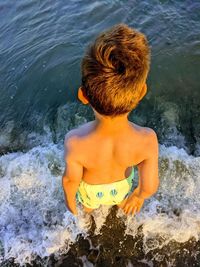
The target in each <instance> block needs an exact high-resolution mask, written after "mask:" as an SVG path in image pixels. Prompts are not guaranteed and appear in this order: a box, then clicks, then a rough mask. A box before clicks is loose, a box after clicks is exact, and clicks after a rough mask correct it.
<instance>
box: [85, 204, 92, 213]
mask: <svg viewBox="0 0 200 267" xmlns="http://www.w3.org/2000/svg"><path fill="white" fill-rule="evenodd" d="M83 209H84V211H85V212H88V213H89V212H92V211H93V210H94V209H90V208H87V207H86V206H84V205H83Z"/></svg>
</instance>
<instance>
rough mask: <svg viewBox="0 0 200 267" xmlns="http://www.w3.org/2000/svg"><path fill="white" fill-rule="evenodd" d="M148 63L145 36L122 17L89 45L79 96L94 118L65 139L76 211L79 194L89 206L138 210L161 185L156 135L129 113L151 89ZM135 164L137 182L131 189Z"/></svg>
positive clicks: (69, 194)
mask: <svg viewBox="0 0 200 267" xmlns="http://www.w3.org/2000/svg"><path fill="white" fill-rule="evenodd" d="M149 65H150V48H149V46H148V43H147V39H146V37H145V36H144V35H143V34H142V33H140V32H138V31H136V30H135V29H132V28H130V27H128V26H127V25H126V24H123V23H121V24H118V25H115V26H113V27H111V28H110V29H108V30H106V31H104V32H103V33H101V34H100V35H99V36H98V37H97V38H96V40H95V41H94V43H93V44H91V45H90V46H89V47H88V50H87V51H86V55H85V56H84V58H83V60H82V85H81V87H80V88H79V90H78V98H79V100H80V101H81V102H82V103H83V104H89V105H90V106H91V108H92V109H93V111H94V114H95V120H94V121H91V122H88V123H86V124H84V125H82V126H80V127H79V128H77V129H73V130H71V131H70V132H68V133H67V134H66V136H65V141H64V148H65V162H66V168H65V172H64V174H63V179H62V184H63V189H64V194H65V201H66V205H67V207H68V209H69V210H70V211H71V212H72V213H73V214H74V215H76V214H77V209H76V199H77V200H78V201H80V202H81V203H82V205H83V207H84V210H85V211H86V212H91V211H92V210H93V209H96V208H98V207H99V206H100V205H118V207H120V208H122V209H123V211H124V212H125V213H126V214H132V215H134V214H135V212H139V211H140V209H141V207H142V205H143V203H144V200H145V199H146V198H149V197H150V196H152V195H153V194H154V193H155V192H156V191H157V189H158V186H159V178H158V140H157V135H156V133H155V132H154V130H152V129H150V128H147V127H141V126H138V125H136V124H135V123H132V122H130V121H129V120H128V119H127V116H128V114H129V113H130V112H131V111H132V110H133V109H134V108H135V107H136V106H137V105H138V103H139V101H140V100H141V99H142V98H143V97H144V95H145V94H146V92H147V85H146V79H147V75H148V71H149ZM133 166H137V168H138V173H139V183H138V186H137V187H136V189H135V190H134V191H133V192H132V191H131V187H132V180H133V176H134V168H133Z"/></svg>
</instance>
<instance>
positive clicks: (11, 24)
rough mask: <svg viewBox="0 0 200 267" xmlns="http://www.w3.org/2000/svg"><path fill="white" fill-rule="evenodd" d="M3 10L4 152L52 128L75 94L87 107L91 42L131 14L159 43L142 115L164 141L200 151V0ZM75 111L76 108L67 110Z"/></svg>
mask: <svg viewBox="0 0 200 267" xmlns="http://www.w3.org/2000/svg"><path fill="white" fill-rule="evenodd" d="M0 16H1V19H0V25H1V32H0V60H1V61H0V62H1V64H0V92H1V98H0V125H1V134H2V138H1V139H2V140H1V142H0V145H1V148H2V149H1V150H2V151H3V152H6V151H9V150H20V149H22V147H23V146H25V145H24V144H25V143H28V141H27V140H28V137H27V135H28V133H30V132H33V131H34V132H36V133H37V132H39V133H40V134H41V133H44V125H46V124H48V125H51V126H50V127H51V129H52V128H55V127H56V126H55V125H54V123H55V120H57V109H58V107H61V106H63V105H65V104H66V106H65V109H69V108H70V105H69V102H75V103H77V108H76V109H77V110H78V109H79V107H78V106H79V105H81V104H80V102H78V100H77V96H76V95H77V89H78V87H79V85H80V79H81V77H80V61H81V58H82V56H83V53H84V49H85V48H86V45H87V44H88V43H89V42H90V41H92V40H93V39H94V38H95V36H96V35H97V34H98V33H99V32H101V31H102V30H104V29H105V28H107V27H110V26H112V25H114V24H116V23H119V22H125V23H127V24H128V25H129V26H132V27H135V28H136V29H138V30H140V31H142V32H144V33H145V34H146V35H147V37H148V39H149V42H150V44H151V47H152V64H151V72H150V74H149V78H148V86H149V89H148V90H149V92H148V94H147V95H146V97H145V99H144V100H143V102H142V103H141V104H140V105H139V106H138V108H137V110H136V111H134V114H135V113H137V112H138V116H139V117H142V118H140V119H139V121H138V122H139V123H141V124H142V125H146V126H150V127H152V128H155V130H157V132H158V135H159V141H160V142H161V143H166V144H174V145H178V144H179V147H184V148H186V149H188V152H189V153H192V154H196V155H199V141H200V137H199V132H200V122H199V116H200V107H199V103H200V90H199V82H200V2H199V1H189V0H188V1H155V0H154V1H117V0H116V1H87V0H85V1H67V2H63V1H46V0H44V1H15V2H12V1H6V2H5V1H0ZM73 111H74V110H73ZM88 112H89V113H90V111H88ZM75 113H76V111H75ZM163 113H165V115H163ZM91 116H92V115H91ZM73 119H74V113H72V115H71V117H70V118H69V117H68V118H67V120H73ZM86 119H87V120H88V119H89V118H86ZM131 119H132V120H134V119H135V120H136V122H137V118H135V117H134V116H133V117H132V118H131ZM36 121H37V122H38V123H35V122H36ZM73 126H74V125H73ZM169 128H170V129H171V130H169ZM169 131H171V132H172V133H171V132H170V135H169V133H168V132H169ZM19 135H20V136H23V137H21V139H20V140H21V141H19ZM173 135H174V140H176V141H175V142H174V141H173ZM180 135H181V140H182V141H181V142H180V138H179V136H180ZM5 136H6V138H5ZM177 136H178V137H177ZM182 136H183V137H182ZM16 138H17V139H18V141H16ZM36 139H37V138H36ZM11 142H12V146H11ZM31 142H33V141H29V143H31ZM38 142H39V141H38ZM36 143H37V142H36Z"/></svg>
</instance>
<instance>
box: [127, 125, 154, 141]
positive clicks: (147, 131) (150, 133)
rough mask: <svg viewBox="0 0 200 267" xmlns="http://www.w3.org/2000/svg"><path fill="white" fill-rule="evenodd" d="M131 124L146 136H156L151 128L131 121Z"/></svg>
mask: <svg viewBox="0 0 200 267" xmlns="http://www.w3.org/2000/svg"><path fill="white" fill-rule="evenodd" d="M131 124H132V125H133V127H134V129H135V130H136V131H138V132H139V133H140V134H141V135H145V136H148V137H149V138H153V137H154V138H155V137H157V134H156V132H155V131H154V130H153V129H152V128H149V127H144V126H140V125H137V124H135V123H133V122H131Z"/></svg>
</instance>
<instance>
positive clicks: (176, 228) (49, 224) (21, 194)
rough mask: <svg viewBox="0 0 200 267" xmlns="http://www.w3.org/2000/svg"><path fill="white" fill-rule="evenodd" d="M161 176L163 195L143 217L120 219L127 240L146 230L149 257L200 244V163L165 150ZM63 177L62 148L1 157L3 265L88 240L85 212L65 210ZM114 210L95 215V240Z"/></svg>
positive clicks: (150, 201)
mask: <svg viewBox="0 0 200 267" xmlns="http://www.w3.org/2000/svg"><path fill="white" fill-rule="evenodd" d="M159 170H160V175H159V176H160V187H159V190H158V192H157V193H156V194H155V195H154V196H153V197H152V198H150V199H148V200H146V201H145V204H144V206H143V208H142V209H141V212H140V213H139V214H137V215H136V216H135V217H131V216H128V217H127V218H126V217H125V216H124V214H123V212H122V211H121V210H119V211H118V213H117V216H119V217H120V216H121V217H123V219H124V220H125V221H126V224H127V228H126V234H131V235H133V236H135V235H136V233H137V229H138V227H139V226H140V225H143V228H142V231H143V234H144V249H145V251H146V252H148V251H149V250H151V249H154V248H156V247H162V246H163V245H165V244H167V243H168V242H169V241H170V240H172V239H174V240H175V241H177V242H185V241H187V240H188V239H189V238H190V237H195V238H196V239H199V233H200V197H199V195H200V194H199V193H200V192H199V190H200V158H199V157H198V158H197V157H196V158H195V157H193V156H190V155H188V154H187V153H186V152H185V150H184V149H178V148H177V147H175V146H173V147H165V146H164V145H160V159H159ZM63 171H64V160H63V147H62V144H57V145H55V144H49V145H47V146H37V147H35V148H32V149H31V150H29V151H28V152H26V153H22V152H16V153H10V154H7V155H3V156H1V158H0V186H1V191H0V251H1V254H2V255H1V256H0V259H1V260H5V259H8V258H10V257H14V258H15V261H16V262H18V263H21V264H23V263H25V262H30V261H31V260H32V259H33V258H34V255H39V256H41V257H44V256H48V255H50V254H51V253H57V254H59V253H63V252H66V251H67V250H68V245H69V244H70V243H71V242H74V241H75V240H76V237H77V235H78V234H83V235H86V234H87V230H88V228H89V227H90V223H91V220H90V216H89V215H88V214H85V213H84V212H83V211H82V210H81V209H80V206H78V216H77V217H74V216H73V215H72V214H71V213H70V212H69V211H67V210H66V207H65V204H64V198H63V191H62V186H61V178H62V173H63ZM109 209H110V206H103V207H101V208H99V209H97V210H95V211H93V216H94V220H95V223H96V230H95V233H96V234H98V233H99V232H100V230H101V227H102V225H103V224H104V222H105V219H106V216H107V215H108V213H109ZM178 213H179V214H178ZM177 214H178V215H179V216H178V215H177ZM155 237H156V238H155ZM157 237H158V238H157ZM1 247H2V248H1Z"/></svg>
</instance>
